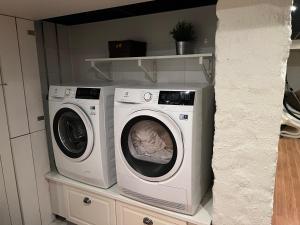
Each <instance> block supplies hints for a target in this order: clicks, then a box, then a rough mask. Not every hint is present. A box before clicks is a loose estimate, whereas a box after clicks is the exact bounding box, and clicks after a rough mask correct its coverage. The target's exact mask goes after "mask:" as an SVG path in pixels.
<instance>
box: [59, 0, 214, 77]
mask: <svg viewBox="0 0 300 225" xmlns="http://www.w3.org/2000/svg"><path fill="white" fill-rule="evenodd" d="M215 10H216V9H215V6H207V7H200V8H193V9H186V10H178V11H173V12H165V13H157V14H151V15H145V16H138V17H130V18H123V19H116V20H110V21H103V22H96V23H90V24H83V25H75V26H71V27H69V29H68V31H69V32H68V33H69V45H70V53H71V58H72V68H73V70H72V72H73V78H72V79H74V80H75V81H80V80H81V81H82V80H83V81H87V80H94V79H95V74H94V71H93V70H91V69H90V67H89V64H88V63H86V62H84V59H86V58H91V57H92V58H94V57H108V46H107V45H108V43H107V42H108V41H109V40H126V39H133V40H139V41H145V42H147V44H148V51H147V54H148V55H167V54H175V43H174V40H173V39H172V37H171V36H170V35H169V32H170V30H171V29H172V28H173V26H174V25H175V24H176V23H177V22H178V21H179V20H186V21H190V22H192V23H193V24H194V26H195V29H196V31H197V36H198V40H197V44H196V52H199V51H202V52H203V51H204V52H207V51H210V52H211V51H213V49H214V42H215V38H214V37H215V31H216V15H215ZM195 64H196V63H194V62H191V61H190V60H186V61H175V62H173V63H172V62H165V63H161V64H159V65H158V70H159V71H162V72H161V73H159V74H158V81H159V82H172V81H174V82H175V81H177V82H195V81H205V79H204V77H203V75H201V72H200V73H199V69H200V67H199V65H198V66H196V67H195V66H194V65H195ZM185 71H187V72H185ZM113 75H114V78H115V80H120V79H130V80H132V79H133V80H144V75H143V73H142V72H140V71H139V70H138V69H137V66H136V64H134V63H118V64H116V63H115V64H113ZM62 76H63V74H62Z"/></svg>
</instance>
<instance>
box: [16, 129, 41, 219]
mask: <svg viewBox="0 0 300 225" xmlns="http://www.w3.org/2000/svg"><path fill="white" fill-rule="evenodd" d="M11 144H12V152H13V157H14V162H15V171H16V177H17V181H18V182H17V184H18V190H19V197H20V203H21V209H22V213H23V220H24V225H41V216H40V211H39V203H38V195H37V185H36V179H35V171H34V166H33V165H34V164H33V159H32V151H31V142H30V135H24V136H21V137H17V138H14V139H12V140H11Z"/></svg>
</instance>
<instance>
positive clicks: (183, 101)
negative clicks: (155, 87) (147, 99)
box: [158, 91, 195, 105]
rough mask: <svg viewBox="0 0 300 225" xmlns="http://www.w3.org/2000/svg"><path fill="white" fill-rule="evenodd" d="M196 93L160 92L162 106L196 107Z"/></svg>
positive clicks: (159, 101)
mask: <svg viewBox="0 0 300 225" xmlns="http://www.w3.org/2000/svg"><path fill="white" fill-rule="evenodd" d="M194 99H195V92H194V91H160V92H159V99H158V104H160V105H194Z"/></svg>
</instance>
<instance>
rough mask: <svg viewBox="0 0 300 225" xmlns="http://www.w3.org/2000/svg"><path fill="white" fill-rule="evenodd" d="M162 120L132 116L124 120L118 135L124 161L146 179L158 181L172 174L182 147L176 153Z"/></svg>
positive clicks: (173, 138) (170, 135)
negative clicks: (124, 122) (126, 120)
mask: <svg viewBox="0 0 300 225" xmlns="http://www.w3.org/2000/svg"><path fill="white" fill-rule="evenodd" d="M165 122H166V121H165ZM165 122H163V121H162V120H160V119H158V118H156V117H152V116H148V115H140V116H136V117H134V118H132V119H130V120H129V121H128V122H127V123H126V125H125V126H124V129H123V131H122V134H121V147H122V153H123V156H124V158H125V160H126V162H127V163H128V164H129V166H130V167H131V168H132V169H133V171H134V172H135V173H136V174H137V175H139V176H140V177H142V178H144V179H146V180H150V181H159V180H163V179H164V178H167V177H169V176H171V175H173V173H174V172H176V171H177V169H176V168H175V167H178V162H181V159H180V158H182V155H183V153H182V148H181V147H180V151H181V152H180V154H179V153H178V150H179V149H178V144H179V143H177V142H178V141H176V138H175V137H174V134H173V133H172V132H171V129H170V127H172V126H170V124H168V125H167V124H166V123H165ZM174 130H175V131H176V129H172V131H174ZM180 141H181V140H179V142H180ZM179 145H180V144H179ZM178 155H180V157H178ZM176 164H177V166H175V165H176ZM179 164H180V163H179ZM171 171H173V173H171ZM166 176H167V177H166ZM160 178H163V179H160Z"/></svg>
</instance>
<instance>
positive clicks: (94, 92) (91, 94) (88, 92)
mask: <svg viewBox="0 0 300 225" xmlns="http://www.w3.org/2000/svg"><path fill="white" fill-rule="evenodd" d="M99 97H100V88H77V90H76V96H75V98H77V99H99Z"/></svg>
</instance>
